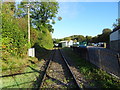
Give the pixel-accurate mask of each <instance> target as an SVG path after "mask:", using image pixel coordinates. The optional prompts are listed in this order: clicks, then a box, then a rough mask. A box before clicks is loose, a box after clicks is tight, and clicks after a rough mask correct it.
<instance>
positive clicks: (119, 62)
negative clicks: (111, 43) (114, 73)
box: [117, 53, 120, 76]
mask: <svg viewBox="0 0 120 90" xmlns="http://www.w3.org/2000/svg"><path fill="white" fill-rule="evenodd" d="M117 59H118V65H119V68H118V75H119V76H120V54H119V53H118V54H117Z"/></svg>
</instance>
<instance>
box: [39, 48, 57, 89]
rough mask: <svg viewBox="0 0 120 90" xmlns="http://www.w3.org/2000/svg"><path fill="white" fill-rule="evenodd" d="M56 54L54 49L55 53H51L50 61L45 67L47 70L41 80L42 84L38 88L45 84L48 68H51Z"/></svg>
mask: <svg viewBox="0 0 120 90" xmlns="http://www.w3.org/2000/svg"><path fill="white" fill-rule="evenodd" d="M54 54H55V50H54V51H53V53H51V55H50V58H49V61H48V62H47V64H46V67H45V70H44V73H43V75H42V80H41V82H40V86H39V87H38V88H40V87H41V86H42V85H43V82H44V80H45V77H46V75H47V71H48V69H49V67H50V65H51V60H52V59H53V56H54Z"/></svg>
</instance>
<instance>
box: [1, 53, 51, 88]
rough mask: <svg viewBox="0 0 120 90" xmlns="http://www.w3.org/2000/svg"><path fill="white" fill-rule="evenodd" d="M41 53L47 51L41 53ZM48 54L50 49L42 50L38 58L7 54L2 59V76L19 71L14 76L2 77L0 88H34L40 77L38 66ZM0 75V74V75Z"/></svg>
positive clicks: (42, 63)
mask: <svg viewBox="0 0 120 90" xmlns="http://www.w3.org/2000/svg"><path fill="white" fill-rule="evenodd" d="M43 53H47V54H45V55H43ZM49 55H50V51H45V52H42V56H41V58H40V59H38V58H36V57H34V58H32V57H28V56H26V57H24V58H20V57H15V56H9V55H8V56H7V57H6V58H5V60H2V62H1V64H2V76H5V75H11V74H17V73H21V74H19V75H15V76H9V77H2V78H0V81H1V82H2V85H0V88H35V87H37V86H36V85H37V84H38V82H37V81H38V80H37V78H38V77H40V74H41V70H40V67H41V66H42V65H44V62H45V58H46V57H48V56H49ZM0 76H1V75H0Z"/></svg>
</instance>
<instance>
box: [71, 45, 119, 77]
mask: <svg viewBox="0 0 120 90" xmlns="http://www.w3.org/2000/svg"><path fill="white" fill-rule="evenodd" d="M73 50H74V51H75V52H77V53H79V55H80V57H82V58H84V59H86V60H88V61H89V62H91V63H93V64H94V65H96V66H97V67H99V68H101V69H103V70H105V71H106V72H108V73H112V74H114V75H116V76H118V77H120V66H119V58H118V57H117V55H118V53H117V52H113V51H111V50H109V49H105V48H96V47H87V48H79V47H73Z"/></svg>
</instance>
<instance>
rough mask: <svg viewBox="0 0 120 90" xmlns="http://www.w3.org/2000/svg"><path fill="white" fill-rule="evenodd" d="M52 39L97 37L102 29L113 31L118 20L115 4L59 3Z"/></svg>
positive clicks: (116, 5) (116, 4)
mask: <svg viewBox="0 0 120 90" xmlns="http://www.w3.org/2000/svg"><path fill="white" fill-rule="evenodd" d="M59 6H60V9H59V14H58V16H61V17H62V20H61V21H56V24H55V25H54V33H53V34H52V37H53V38H64V37H68V36H71V35H84V36H86V35H88V36H97V35H98V34H101V33H102V30H103V29H104V28H110V29H113V26H112V25H113V23H115V22H116V19H117V18H118V3H117V2H60V3H59Z"/></svg>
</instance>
